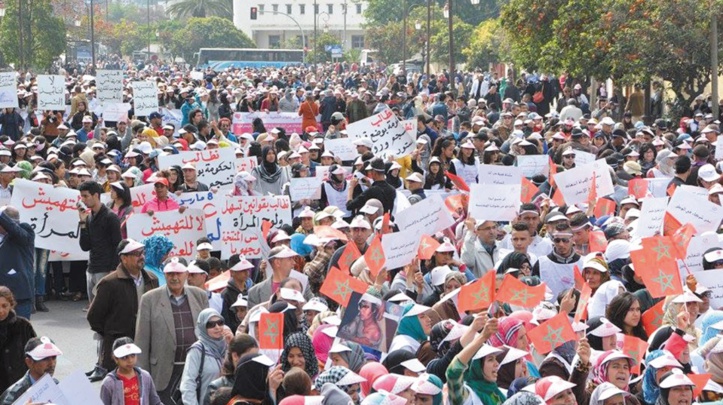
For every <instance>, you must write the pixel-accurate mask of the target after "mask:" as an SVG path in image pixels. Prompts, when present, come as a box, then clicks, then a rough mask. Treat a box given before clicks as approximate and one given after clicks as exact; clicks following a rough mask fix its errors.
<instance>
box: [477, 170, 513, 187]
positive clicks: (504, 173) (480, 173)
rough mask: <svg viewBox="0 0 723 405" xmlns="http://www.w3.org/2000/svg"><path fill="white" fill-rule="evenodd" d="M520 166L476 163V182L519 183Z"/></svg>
mask: <svg viewBox="0 0 723 405" xmlns="http://www.w3.org/2000/svg"><path fill="white" fill-rule="evenodd" d="M521 182H522V168H520V167H516V166H500V165H478V166H477V183H479V184H499V185H504V184H509V185H512V184H520V183H521Z"/></svg>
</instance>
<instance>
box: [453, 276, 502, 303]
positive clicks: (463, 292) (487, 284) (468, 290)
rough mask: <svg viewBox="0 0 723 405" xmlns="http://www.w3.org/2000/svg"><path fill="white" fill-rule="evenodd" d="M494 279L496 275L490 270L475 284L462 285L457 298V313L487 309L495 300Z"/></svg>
mask: <svg viewBox="0 0 723 405" xmlns="http://www.w3.org/2000/svg"><path fill="white" fill-rule="evenodd" d="M496 278H497V273H496V272H495V271H494V270H490V271H488V272H487V273H486V274H485V275H484V276H482V277H481V278H479V279H477V280H476V281H475V282H473V283H470V284H466V285H463V286H462V288H461V289H460V291H459V296H458V297H457V308H458V309H459V312H460V313H462V312H465V311H473V310H476V309H484V308H489V306H490V305H491V304H492V302H493V301H494V300H495V279H496Z"/></svg>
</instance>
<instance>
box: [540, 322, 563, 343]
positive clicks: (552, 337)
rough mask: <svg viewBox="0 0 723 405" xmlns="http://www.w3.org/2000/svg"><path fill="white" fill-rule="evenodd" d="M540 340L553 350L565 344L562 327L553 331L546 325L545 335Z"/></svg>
mask: <svg viewBox="0 0 723 405" xmlns="http://www.w3.org/2000/svg"><path fill="white" fill-rule="evenodd" d="M542 340H543V341H545V342H547V343H549V344H550V347H551V348H553V349H554V348H556V347H557V346H559V345H561V344H563V343H565V339H563V338H562V326H561V327H559V328H557V329H553V328H552V327H551V326H550V325H547V334H546V335H545V336H544V337H543V338H542Z"/></svg>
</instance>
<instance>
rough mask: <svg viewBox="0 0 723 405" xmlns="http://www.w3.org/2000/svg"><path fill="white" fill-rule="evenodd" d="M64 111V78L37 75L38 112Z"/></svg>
mask: <svg viewBox="0 0 723 405" xmlns="http://www.w3.org/2000/svg"><path fill="white" fill-rule="evenodd" d="M64 109H65V77H63V76H61V75H38V110H43V111H45V110H60V111H62V110H64Z"/></svg>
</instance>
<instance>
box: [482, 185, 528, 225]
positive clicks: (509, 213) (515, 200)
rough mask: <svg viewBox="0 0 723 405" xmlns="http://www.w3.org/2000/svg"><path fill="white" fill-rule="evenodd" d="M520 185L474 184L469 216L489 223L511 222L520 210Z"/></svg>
mask: <svg viewBox="0 0 723 405" xmlns="http://www.w3.org/2000/svg"><path fill="white" fill-rule="evenodd" d="M521 192H522V190H521V186H520V184H515V185H510V184H508V185H500V184H472V186H471V190H470V197H469V215H470V216H471V217H473V218H475V219H485V220H488V221H511V220H513V219H514V218H515V217H516V216H517V211H518V209H519V208H520V193H521Z"/></svg>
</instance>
